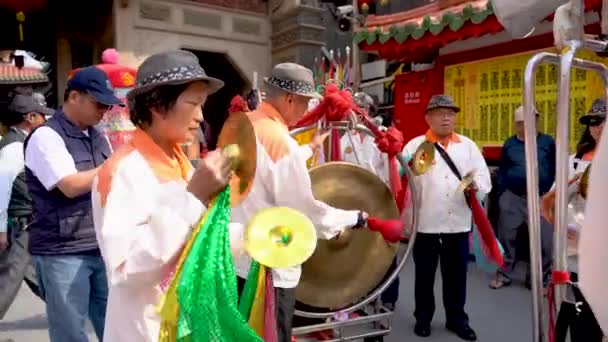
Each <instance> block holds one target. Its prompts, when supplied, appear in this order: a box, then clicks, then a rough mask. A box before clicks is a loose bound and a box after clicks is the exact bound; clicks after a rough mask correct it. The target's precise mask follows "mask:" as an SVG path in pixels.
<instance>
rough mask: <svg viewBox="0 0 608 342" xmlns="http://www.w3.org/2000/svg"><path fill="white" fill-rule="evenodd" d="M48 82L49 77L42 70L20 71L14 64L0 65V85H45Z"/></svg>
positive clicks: (26, 69) (25, 69)
mask: <svg viewBox="0 0 608 342" xmlns="http://www.w3.org/2000/svg"><path fill="white" fill-rule="evenodd" d="M48 81H49V78H48V76H47V75H46V74H45V73H44V72H42V71H40V70H37V69H32V68H21V69H19V68H17V67H16V66H14V65H12V64H0V84H28V83H45V82H48Z"/></svg>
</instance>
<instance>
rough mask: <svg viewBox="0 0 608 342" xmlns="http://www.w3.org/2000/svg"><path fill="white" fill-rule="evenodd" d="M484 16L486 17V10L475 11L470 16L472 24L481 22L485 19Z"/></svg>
mask: <svg viewBox="0 0 608 342" xmlns="http://www.w3.org/2000/svg"><path fill="white" fill-rule="evenodd" d="M486 18H488V12H486V11H483V12H479V13H475V14H473V16H472V17H471V22H472V23H473V24H475V25H477V24H480V23H482V22H483V21H484V20H486Z"/></svg>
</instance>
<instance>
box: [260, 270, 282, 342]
mask: <svg viewBox="0 0 608 342" xmlns="http://www.w3.org/2000/svg"><path fill="white" fill-rule="evenodd" d="M261 267H265V266H261ZM264 283H265V284H264V285H265V288H264V292H265V293H264V341H265V342H277V341H278V340H279V338H278V336H277V317H276V312H277V311H276V298H275V293H274V291H275V289H274V283H273V282H272V270H271V269H269V268H268V269H266V281H265V282H264Z"/></svg>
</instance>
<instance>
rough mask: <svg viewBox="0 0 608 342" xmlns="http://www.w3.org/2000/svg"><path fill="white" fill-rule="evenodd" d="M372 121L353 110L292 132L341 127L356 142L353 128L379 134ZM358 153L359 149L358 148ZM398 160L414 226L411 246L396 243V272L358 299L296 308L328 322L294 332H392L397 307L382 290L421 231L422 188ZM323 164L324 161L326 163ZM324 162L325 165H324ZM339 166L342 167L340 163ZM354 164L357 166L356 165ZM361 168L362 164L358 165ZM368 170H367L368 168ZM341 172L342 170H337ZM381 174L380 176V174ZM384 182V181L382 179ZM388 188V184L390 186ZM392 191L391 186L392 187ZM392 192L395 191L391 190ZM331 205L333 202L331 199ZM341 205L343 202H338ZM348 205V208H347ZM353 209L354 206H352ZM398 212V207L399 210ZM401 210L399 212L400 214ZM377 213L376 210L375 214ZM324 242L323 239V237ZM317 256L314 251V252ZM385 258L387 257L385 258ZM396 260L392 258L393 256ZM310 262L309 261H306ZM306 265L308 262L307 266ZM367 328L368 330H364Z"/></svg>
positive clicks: (370, 336) (362, 335)
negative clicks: (388, 304) (345, 117)
mask: <svg viewBox="0 0 608 342" xmlns="http://www.w3.org/2000/svg"><path fill="white" fill-rule="evenodd" d="M371 124H372V123H370V121H369V120H367V121H366V120H360V119H358V118H357V116H356V115H355V114H354V113H352V114H351V115H349V118H348V120H345V121H334V122H328V121H326V120H320V121H319V122H317V123H315V124H312V125H309V126H304V127H299V128H296V129H294V130H292V131H291V132H290V134H291V136H296V135H298V134H301V133H305V132H307V131H310V130H313V129H317V130H321V131H326V130H337V131H342V132H345V133H346V134H348V137H349V139H350V141H351V143H352V139H354V138H356V137H353V136H352V134H351V132H352V131H357V132H359V133H362V134H366V135H368V136H371V137H372V138H374V139H375V138H376V137H377V135H376V134H375V133H374V132H377V131H378V129H377V128H378V127H372V128H373V129H370V127H368V126H367V125H371ZM325 150H326V151H328V152H329V151H331V148H330V147H329V148H328V146H327V144H326V148H325ZM353 150H354V149H353ZM355 153H356V152H355ZM396 158H397V161H398V162H399V164H400V166H401V168H402V169H403V170H404V172H405V174H406V176H407V179H408V182H409V184H408V187H409V190H410V191H411V194H412V196H411V198H412V201H411V206H412V215H411V217H409V218H408V217H405V216H404V215H401V219H402V220H403V221H404V227H406V226H411V227H412V229H411V232H410V235H409V241H408V244H407V247H405V248H399V247H402V246H396V247H395V248H396V252H395V254H394V255H395V256H396V258H397V265H396V268H395V269H394V270H393V271H392V273H391V274H390V275H388V272H387V273H386V275H388V276H387V277H386V279H384V280H382V281H380V282H378V283H376V284H372V285H373V286H372V288H373V289H372V290H371V291H370V292H368V293H367V294H364V295H363V296H362V297H361V298H358V299H355V300H354V301H352V302H349V303H348V304H346V305H341V306H339V308H318V309H319V310H315V311H307V310H301V309H298V308H297V306H296V310H295V315H297V316H299V317H304V318H313V319H324V320H325V321H326V322H325V323H320V324H312V325H306V326H300V327H297V328H294V329H293V335H294V336H304V335H307V334H310V333H315V332H321V331H326V330H333V331H334V333H336V335H337V336H336V337H335V339H332V340H328V341H347V340H355V339H364V340H366V341H371V340H375V341H376V340H380V339H381V338H382V336H385V335H387V334H389V333H390V331H391V319H392V316H393V311H391V310H389V309H388V308H386V307H385V306H384V305H383V304H382V302H381V300H380V296H381V294H382V293H383V292H384V291H386V290H387V289H388V287H389V286H390V285H391V283H392V282H393V281H395V280H396V278H397V277H398V275H399V273H400V272H401V270H402V269H403V267H404V265H405V263H406V261H407V259H408V258H409V256H410V255H411V253H412V249H413V246H414V243H415V238H416V231H417V226H418V205H419V204H418V202H417V199H418V198H419V197H418V191H417V189H416V186H415V184H414V182H413V181H412V180H413V179H414V174H413V173H412V171H411V169H410V167H409V165H408V163H407V161H406V160H405V158H403V156H402V155H401V154H398V155H397V156H396ZM355 159H356V160H357V161H359V157H358V156H357V155H356V154H355ZM327 160H332V158H331V155H330V156H329V157H328V158H327ZM325 164H341V166H340V165H336V166H337V168H336V170H338V169H341V168H343V167H347V165H344V164H348V165H353V164H351V163H345V162H326V163H325ZM325 164H323V165H325ZM323 165H321V166H323ZM338 166H339V167H338ZM353 167H355V166H354V165H353ZM355 168H358V167H355ZM365 171H367V170H365ZM314 172H316V171H315V168H313V169H311V179H312V180H313V182H314V179H315V175H314ZM336 172H339V171H336ZM355 172H362V171H360V170H358V171H355ZM319 178H321V179H322V178H323V177H317V179H319ZM346 178H348V177H343V179H346ZM376 178H377V177H376ZM378 181H379V182H382V181H381V180H380V179H379V178H378ZM382 183H383V182H382ZM314 187H315V186H314V184H313V189H314ZM386 188H387V189H388V187H386ZM388 191H389V192H390V190H388ZM391 195H392V194H391ZM315 196H316V197H317V195H316V194H315ZM392 201H393V203H394V197H393V199H392ZM329 204H330V205H331V203H329ZM336 207H338V208H339V206H336ZM345 209H346V208H345ZM348 209H350V208H348ZM397 213H398V210H397ZM400 214H401V213H398V215H400ZM371 215H372V216H373V213H372V214H371ZM319 242H320V243H323V242H322V241H319ZM317 247H318V248H319V245H317ZM328 256H329V257H331V255H328ZM313 258H314V255H313ZM384 261H385V260H384ZM390 261H391V262H392V259H391V260H390ZM328 264H331V263H330V262H328ZM304 265H306V263H305V264H304ZM304 267H306V266H304ZM353 286H356V284H353ZM304 304H306V305H308V303H304ZM314 308H315V309H317V307H316V306H314ZM355 311H358V313H359V312H363V315H362V316H359V317H353V318H351V317H349V314H350V313H353V312H355ZM362 326H365V327H367V328H365V329H364V328H362ZM370 326H371V327H373V328H372V329H371V330H370V329H369V327H370ZM357 327H359V329H356V328H357ZM362 331H365V332H362Z"/></svg>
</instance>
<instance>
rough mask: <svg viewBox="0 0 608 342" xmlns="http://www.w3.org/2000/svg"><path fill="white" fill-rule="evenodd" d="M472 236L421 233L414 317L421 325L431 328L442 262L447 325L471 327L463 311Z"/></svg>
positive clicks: (416, 254) (416, 260)
mask: <svg viewBox="0 0 608 342" xmlns="http://www.w3.org/2000/svg"><path fill="white" fill-rule="evenodd" d="M468 261H469V233H453V234H425V233H418V235H417V236H416V242H415V244H414V263H415V269H416V270H415V274H416V280H415V288H414V293H415V301H416V310H415V312H414V316H415V317H416V321H417V322H418V323H419V324H423V325H430V323H431V321H432V320H433V315H434V313H435V294H434V284H435V273H436V271H437V264H438V263H439V262H441V278H442V281H443V303H444V307H445V313H446V318H447V322H446V323H447V324H449V325H451V326H454V327H460V326H463V325H465V324H468V323H469V317H468V316H467V314H466V312H465V311H464V305H465V302H466V295H467V263H468Z"/></svg>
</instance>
